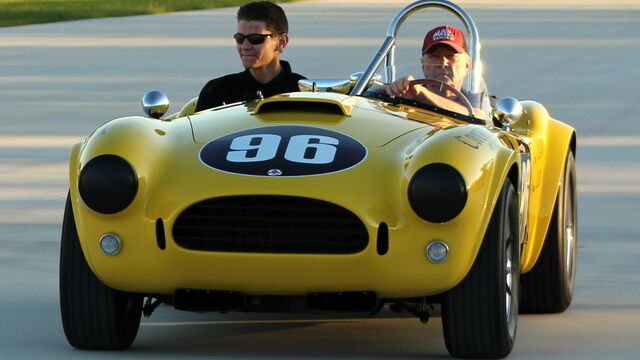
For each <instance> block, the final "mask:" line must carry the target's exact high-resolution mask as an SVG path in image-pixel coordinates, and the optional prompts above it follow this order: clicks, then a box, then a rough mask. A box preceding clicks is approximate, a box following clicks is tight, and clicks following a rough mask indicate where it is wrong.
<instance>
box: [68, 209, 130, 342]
mask: <svg viewBox="0 0 640 360" xmlns="http://www.w3.org/2000/svg"><path fill="white" fill-rule="evenodd" d="M60 311H61V314H62V325H63V328H64V334H65V336H66V337H67V340H68V341H69V343H70V344H71V345H72V346H73V347H76V348H78V349H92V350H120V349H125V348H127V347H129V346H131V343H133V340H134V339H135V338H136V335H137V333H138V327H139V326H140V314H141V312H142V296H141V295H138V294H131V293H125V292H121V291H118V290H115V289H112V288H110V287H108V286H106V285H105V284H103V283H102V282H101V281H100V280H98V278H96V276H95V275H94V274H93V272H92V271H91V269H90V268H89V265H88V264H87V261H86V260H85V258H84V254H83V252H82V248H81V247H80V243H79V240H78V232H77V230H76V224H75V220H74V217H73V209H72V208H71V201H70V198H69V197H67V205H66V208H65V211H64V220H63V224H62V241H61V246H60Z"/></svg>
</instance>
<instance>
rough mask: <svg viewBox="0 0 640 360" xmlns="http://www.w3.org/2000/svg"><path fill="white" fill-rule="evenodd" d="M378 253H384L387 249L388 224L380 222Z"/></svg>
mask: <svg viewBox="0 0 640 360" xmlns="http://www.w3.org/2000/svg"><path fill="white" fill-rule="evenodd" d="M377 248H378V255H384V254H386V253H387V251H389V226H387V224H386V223H380V226H379V227H378V246H377Z"/></svg>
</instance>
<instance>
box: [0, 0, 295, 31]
mask: <svg viewBox="0 0 640 360" xmlns="http://www.w3.org/2000/svg"><path fill="white" fill-rule="evenodd" d="M249 1H251V0H75V1H68V0H39V1H35V0H0V27H7V26H19V25H28V24H42V23H50V22H58V21H70V20H79V19H95V18H103V17H118V16H133V15H149V14H161V13H168V12H176V11H187V10H204V9H213V8H221V7H232V6H238V5H242V4H245V3H247V2H249ZM289 1H293V0H276V1H273V2H289Z"/></svg>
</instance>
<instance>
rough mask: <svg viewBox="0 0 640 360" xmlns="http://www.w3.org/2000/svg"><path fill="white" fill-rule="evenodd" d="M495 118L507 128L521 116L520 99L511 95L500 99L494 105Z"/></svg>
mask: <svg viewBox="0 0 640 360" xmlns="http://www.w3.org/2000/svg"><path fill="white" fill-rule="evenodd" d="M494 116H495V118H496V119H497V120H498V121H499V122H500V123H501V124H502V125H503V126H504V127H505V128H508V127H509V126H511V125H512V124H513V123H515V122H516V121H518V120H520V117H521V116H522V105H521V104H520V101H518V100H517V99H515V98H512V97H506V98H502V99H500V101H498V104H497V105H496V111H495V112H494Z"/></svg>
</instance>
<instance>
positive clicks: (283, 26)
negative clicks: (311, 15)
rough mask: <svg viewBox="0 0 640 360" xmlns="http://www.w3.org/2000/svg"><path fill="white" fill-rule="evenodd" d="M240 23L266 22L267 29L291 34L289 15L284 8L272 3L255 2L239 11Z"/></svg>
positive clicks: (243, 6)
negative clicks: (241, 21)
mask: <svg viewBox="0 0 640 360" xmlns="http://www.w3.org/2000/svg"><path fill="white" fill-rule="evenodd" d="M237 18H238V21H240V20H244V21H264V23H265V24H266V26H267V29H269V30H270V31H273V32H276V33H286V32H289V22H288V21H287V15H285V14H284V10H282V8H281V7H280V6H278V5H276V4H274V3H272V2H270V1H254V2H250V3H248V4H244V5H242V6H241V7H240V8H239V9H238V16H237Z"/></svg>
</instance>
